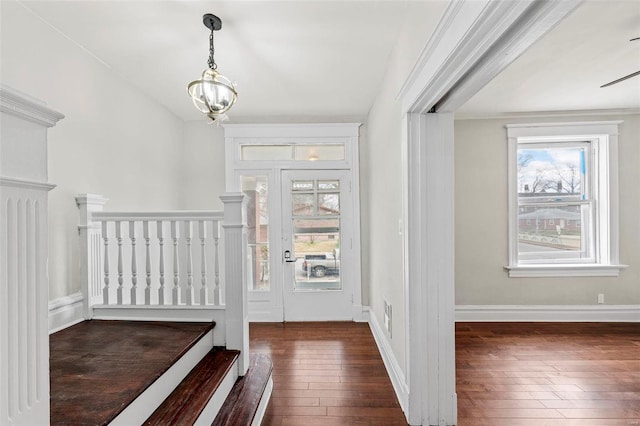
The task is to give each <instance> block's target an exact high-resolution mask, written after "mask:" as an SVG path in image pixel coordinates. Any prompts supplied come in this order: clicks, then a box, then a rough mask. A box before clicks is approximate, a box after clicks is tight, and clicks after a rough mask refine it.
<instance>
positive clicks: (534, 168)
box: [518, 143, 588, 202]
mask: <svg viewBox="0 0 640 426" xmlns="http://www.w3.org/2000/svg"><path fill="white" fill-rule="evenodd" d="M522 145H523V146H522V147H519V148H518V198H519V199H520V201H521V202H548V201H559V200H562V201H577V200H587V199H588V194H587V192H586V191H587V185H586V176H587V172H588V170H587V165H588V158H587V155H588V149H587V148H588V144H586V143H585V144H582V145H583V146H560V147H550V146H549V145H548V144H537V145H538V146H540V145H542V146H541V147H539V148H538V147H536V144H522Z"/></svg>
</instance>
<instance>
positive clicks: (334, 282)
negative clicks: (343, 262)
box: [293, 218, 342, 291]
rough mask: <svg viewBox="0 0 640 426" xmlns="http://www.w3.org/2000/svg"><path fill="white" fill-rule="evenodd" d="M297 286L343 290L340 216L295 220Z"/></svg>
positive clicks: (310, 288) (304, 289)
mask: <svg viewBox="0 0 640 426" xmlns="http://www.w3.org/2000/svg"><path fill="white" fill-rule="evenodd" d="M293 241H294V246H295V253H296V264H295V282H294V290H296V291H310V290H316V291H317V290H341V289H342V281H341V279H340V219H339V218H305V219H294V220H293Z"/></svg>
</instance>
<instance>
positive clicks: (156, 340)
mask: <svg viewBox="0 0 640 426" xmlns="http://www.w3.org/2000/svg"><path fill="white" fill-rule="evenodd" d="M212 328H213V324H211V323H173V322H137V321H95V320H94V321H85V322H81V323H80V324H76V325H74V326H72V327H69V328H66V329H64V330H62V331H59V332H57V333H54V334H52V335H51V336H49V348H50V372H51V424H52V425H106V424H108V423H109V421H111V420H113V419H114V418H115V417H116V416H117V415H118V414H119V413H120V412H121V411H122V409H123V408H124V407H126V406H127V405H128V404H129V403H130V402H131V401H133V399H135V397H137V396H138V394H139V393H140V392H141V391H143V390H145V389H146V388H147V386H149V384H151V383H152V382H153V381H154V380H156V379H157V378H158V377H159V376H160V375H162V373H164V372H165V371H166V370H167V369H168V368H169V367H171V365H173V363H174V362H175V361H176V360H177V359H179V358H180V357H181V356H182V355H183V354H184V353H185V352H186V351H187V350H188V349H189V348H190V347H191V346H192V345H193V344H194V343H196V342H197V341H198V340H199V339H200V338H201V337H202V336H203V335H205V334H206V333H207V332H208V331H209V330H210V329H212Z"/></svg>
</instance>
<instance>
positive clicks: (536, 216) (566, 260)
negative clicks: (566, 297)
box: [507, 122, 620, 276]
mask: <svg viewBox="0 0 640 426" xmlns="http://www.w3.org/2000/svg"><path fill="white" fill-rule="evenodd" d="M619 124H620V122H591V123H553V124H522V125H508V126H507V133H508V139H509V237H510V241H509V266H508V267H507V269H508V270H509V275H510V276H612V275H618V273H619V269H620V265H618V247H617V246H618V231H617V226H618V225H617V135H618V125H619Z"/></svg>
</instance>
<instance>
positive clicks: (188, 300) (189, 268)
mask: <svg viewBox="0 0 640 426" xmlns="http://www.w3.org/2000/svg"><path fill="white" fill-rule="evenodd" d="M191 231H192V229H191V221H190V220H185V222H184V236H185V240H186V241H187V289H186V292H185V293H186V296H187V297H186V303H187V305H193V256H192V253H191Z"/></svg>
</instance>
